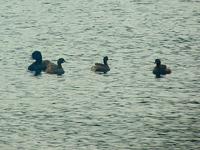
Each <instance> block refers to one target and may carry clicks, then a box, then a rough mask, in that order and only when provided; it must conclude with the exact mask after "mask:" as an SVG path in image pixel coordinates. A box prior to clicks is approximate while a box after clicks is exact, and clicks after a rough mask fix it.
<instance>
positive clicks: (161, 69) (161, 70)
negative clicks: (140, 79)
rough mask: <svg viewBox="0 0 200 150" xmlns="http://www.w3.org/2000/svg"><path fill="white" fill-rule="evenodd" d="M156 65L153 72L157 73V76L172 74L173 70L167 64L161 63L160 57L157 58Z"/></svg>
mask: <svg viewBox="0 0 200 150" xmlns="http://www.w3.org/2000/svg"><path fill="white" fill-rule="evenodd" d="M155 64H156V66H155V67H154V69H153V74H155V75H156V78H160V77H161V76H162V75H166V74H170V73H171V72H172V71H171V69H169V68H168V67H167V66H166V65H162V64H161V60H160V59H156V60H155Z"/></svg>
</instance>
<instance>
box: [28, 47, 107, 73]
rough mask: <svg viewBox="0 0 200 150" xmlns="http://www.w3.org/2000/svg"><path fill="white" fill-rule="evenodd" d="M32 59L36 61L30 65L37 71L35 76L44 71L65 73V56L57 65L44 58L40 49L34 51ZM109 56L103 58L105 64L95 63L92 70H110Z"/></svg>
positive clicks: (30, 67) (30, 69)
mask: <svg viewBox="0 0 200 150" xmlns="http://www.w3.org/2000/svg"><path fill="white" fill-rule="evenodd" d="M32 59H34V60H35V62H34V63H32V64H31V65H30V66H29V67H28V70H29V71H32V72H35V74H34V75H35V76H37V75H40V74H41V72H42V71H44V72H46V73H49V74H57V75H62V74H64V73H65V71H64V70H63V68H62V63H64V62H65V60H64V59H63V58H59V59H58V61H57V65H56V64H54V63H52V62H50V61H49V60H44V61H43V60H42V54H41V52H40V51H34V52H33V53H32ZM107 61H108V57H107V56H105V57H104V58H103V62H104V64H101V63H95V66H92V68H91V70H92V71H95V72H103V73H107V72H108V71H110V68H109V66H108V63H107Z"/></svg>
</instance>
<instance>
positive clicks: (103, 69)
mask: <svg viewBox="0 0 200 150" xmlns="http://www.w3.org/2000/svg"><path fill="white" fill-rule="evenodd" d="M107 61H108V57H107V56H105V57H104V58H103V64H101V63H95V65H94V66H92V68H91V70H92V71H95V72H103V73H107V72H108V71H110V68H109V66H108V63H107Z"/></svg>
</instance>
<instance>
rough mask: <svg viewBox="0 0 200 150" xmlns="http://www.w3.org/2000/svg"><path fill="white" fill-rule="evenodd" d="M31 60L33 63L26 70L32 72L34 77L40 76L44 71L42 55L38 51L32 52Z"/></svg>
mask: <svg viewBox="0 0 200 150" xmlns="http://www.w3.org/2000/svg"><path fill="white" fill-rule="evenodd" d="M32 59H34V60H35V62H34V63H32V64H31V65H30V66H29V67H28V70H29V71H31V72H34V75H35V76H37V75H40V74H41V72H42V71H44V70H45V69H46V66H45V65H44V63H43V62H42V54H41V52H40V51H34V52H33V53H32Z"/></svg>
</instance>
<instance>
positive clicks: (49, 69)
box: [43, 58, 65, 75]
mask: <svg viewBox="0 0 200 150" xmlns="http://www.w3.org/2000/svg"><path fill="white" fill-rule="evenodd" d="M64 62H65V60H64V59H63V58H59V59H58V60H57V65H56V64H54V63H52V62H50V61H49V60H44V61H43V64H44V65H45V66H46V69H45V72H46V73H49V74H57V75H62V74H64V73H65V71H64V70H63V68H62V63H64Z"/></svg>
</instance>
